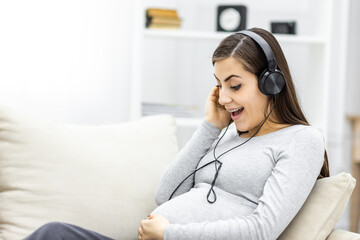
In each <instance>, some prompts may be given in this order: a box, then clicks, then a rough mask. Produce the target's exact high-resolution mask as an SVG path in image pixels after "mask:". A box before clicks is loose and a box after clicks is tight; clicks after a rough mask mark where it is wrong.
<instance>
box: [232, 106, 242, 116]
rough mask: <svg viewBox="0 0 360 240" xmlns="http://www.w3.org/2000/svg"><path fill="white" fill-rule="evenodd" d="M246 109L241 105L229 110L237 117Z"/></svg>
mask: <svg viewBox="0 0 360 240" xmlns="http://www.w3.org/2000/svg"><path fill="white" fill-rule="evenodd" d="M243 110H244V107H240V108H237V109H234V110H231V111H229V112H230V113H231V116H233V117H236V116H238V115H239V114H241V112H242V111H243Z"/></svg>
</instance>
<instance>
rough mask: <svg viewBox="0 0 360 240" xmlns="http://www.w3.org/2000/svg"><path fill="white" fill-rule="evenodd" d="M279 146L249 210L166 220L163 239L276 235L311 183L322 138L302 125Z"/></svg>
mask: <svg viewBox="0 0 360 240" xmlns="http://www.w3.org/2000/svg"><path fill="white" fill-rule="evenodd" d="M282 149H283V150H281V151H279V154H278V158H277V159H278V161H277V163H276V165H275V167H274V169H273V171H272V174H271V176H270V177H269V178H268V180H267V182H266V184H265V186H264V191H263V195H262V196H261V198H260V199H259V204H258V206H257V208H256V209H255V210H254V212H253V213H252V214H250V215H248V216H244V217H237V218H232V219H228V220H219V221H215V222H201V223H189V224H186V225H180V224H169V225H167V226H166V228H165V231H164V240H175V239H176V240H180V239H184V240H185V239H186V240H191V239H197V240H198V239H207V240H211V239H239V240H248V239H252V240H260V239H261V240H263V239H267V240H272V239H276V238H278V236H279V235H280V234H281V233H282V232H283V231H284V230H285V228H286V227H287V226H288V225H289V223H290V222H291V220H292V219H293V218H294V217H295V215H296V214H297V212H298V211H299V210H300V208H301V206H302V205H303V204H304V202H305V200H306V198H307V197H308V195H309V193H310V192H311V189H312V188H313V186H314V184H315V181H316V179H317V177H318V175H319V172H320V169H321V167H322V164H323V161H324V140H323V137H322V135H321V134H320V132H319V131H318V130H316V129H315V128H312V127H306V128H304V129H302V130H299V131H298V132H297V133H296V134H294V136H293V137H292V142H291V143H289V144H288V145H287V146H284V147H282Z"/></svg>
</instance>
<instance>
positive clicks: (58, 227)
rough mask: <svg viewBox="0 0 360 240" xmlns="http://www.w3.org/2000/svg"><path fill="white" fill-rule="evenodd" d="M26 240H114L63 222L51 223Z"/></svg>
mask: <svg viewBox="0 0 360 240" xmlns="http://www.w3.org/2000/svg"><path fill="white" fill-rule="evenodd" d="M24 240H114V239H112V238H109V237H105V236H103V235H101V234H99V233H96V232H93V231H90V230H86V229H83V228H81V227H78V226H75V225H72V224H68V223H61V222H50V223H47V224H45V225H43V226H42V227H40V228H39V229H37V230H36V231H35V232H33V233H32V234H31V235H30V236H28V237H27V238H25V239H24Z"/></svg>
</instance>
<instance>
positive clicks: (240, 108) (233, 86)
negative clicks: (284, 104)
mask: <svg viewBox="0 0 360 240" xmlns="http://www.w3.org/2000/svg"><path fill="white" fill-rule="evenodd" d="M214 75H215V78H216V81H217V83H218V85H219V103H220V104H221V105H223V106H224V107H225V109H226V110H228V111H229V112H231V118H232V119H233V120H234V122H235V125H236V128H237V130H239V131H241V132H246V131H249V133H247V134H244V135H242V136H244V137H249V136H251V135H252V134H254V133H255V132H256V130H257V129H258V127H259V126H260V124H261V123H262V122H263V121H264V119H265V117H264V110H265V108H266V106H267V100H268V97H267V96H266V95H264V94H262V93H261V92H260V90H259V88H258V78H257V76H256V75H254V74H252V73H250V72H248V71H246V70H245V69H244V67H243V64H242V63H241V62H240V61H238V60H236V59H235V58H233V57H228V58H225V59H222V60H219V61H216V62H215V64H214ZM234 110H235V111H234ZM267 122H268V121H267ZM264 128H266V126H263V127H262V129H261V130H264ZM260 132H261V131H260ZM260 132H259V135H261V133H260Z"/></svg>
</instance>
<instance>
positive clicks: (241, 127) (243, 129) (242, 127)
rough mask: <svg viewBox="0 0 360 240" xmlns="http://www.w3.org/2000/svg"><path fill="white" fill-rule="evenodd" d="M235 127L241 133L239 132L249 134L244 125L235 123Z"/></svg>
mask: <svg viewBox="0 0 360 240" xmlns="http://www.w3.org/2000/svg"><path fill="white" fill-rule="evenodd" d="M235 126H236V129H237V130H238V131H239V132H247V131H248V130H249V129H248V128H246V127H244V125H243V124H241V125H240V124H239V123H237V122H235Z"/></svg>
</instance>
